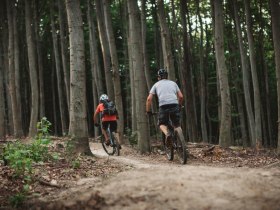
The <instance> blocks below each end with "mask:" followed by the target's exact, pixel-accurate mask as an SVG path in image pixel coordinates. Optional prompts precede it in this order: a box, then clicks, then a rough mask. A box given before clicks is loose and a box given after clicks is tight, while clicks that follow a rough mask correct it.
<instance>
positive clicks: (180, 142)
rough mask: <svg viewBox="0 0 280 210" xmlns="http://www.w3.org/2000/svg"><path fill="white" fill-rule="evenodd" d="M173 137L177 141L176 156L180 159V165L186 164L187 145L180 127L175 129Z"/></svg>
mask: <svg viewBox="0 0 280 210" xmlns="http://www.w3.org/2000/svg"><path fill="white" fill-rule="evenodd" d="M174 132H175V137H176V141H177V147H176V152H177V155H178V157H179V159H180V163H181V164H186V163H187V158H188V157H187V155H188V154H187V145H186V142H185V138H184V135H183V131H182V128H181V127H178V128H176V129H175V131H174Z"/></svg>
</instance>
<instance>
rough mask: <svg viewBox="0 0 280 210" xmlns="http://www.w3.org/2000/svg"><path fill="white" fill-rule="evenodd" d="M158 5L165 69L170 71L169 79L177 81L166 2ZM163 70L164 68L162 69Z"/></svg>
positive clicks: (159, 0)
mask: <svg viewBox="0 0 280 210" xmlns="http://www.w3.org/2000/svg"><path fill="white" fill-rule="evenodd" d="M157 5H158V16H159V23H160V28H161V43H162V52H163V60H164V67H163V68H166V69H167V71H168V74H169V75H168V77H169V79H171V80H173V81H175V80H176V77H175V67H174V58H173V54H172V49H171V36H170V31H169V28H168V25H167V23H166V16H165V12H164V1H163V0H157ZM161 68H162V67H161Z"/></svg>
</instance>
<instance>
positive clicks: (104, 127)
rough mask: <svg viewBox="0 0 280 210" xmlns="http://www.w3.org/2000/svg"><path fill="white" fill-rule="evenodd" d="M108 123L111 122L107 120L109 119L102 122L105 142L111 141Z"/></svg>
mask: <svg viewBox="0 0 280 210" xmlns="http://www.w3.org/2000/svg"><path fill="white" fill-rule="evenodd" d="M108 125H109V123H108V122H107V121H103V122H102V129H101V130H102V134H103V135H104V137H105V142H106V143H110V142H109V136H108V134H107V131H106V130H107V128H108Z"/></svg>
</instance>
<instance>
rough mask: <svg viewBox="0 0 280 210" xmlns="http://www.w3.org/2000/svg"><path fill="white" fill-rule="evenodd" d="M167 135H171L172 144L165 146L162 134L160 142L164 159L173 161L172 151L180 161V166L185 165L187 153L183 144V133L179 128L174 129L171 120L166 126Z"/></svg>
mask: <svg viewBox="0 0 280 210" xmlns="http://www.w3.org/2000/svg"><path fill="white" fill-rule="evenodd" d="M167 128H168V130H169V133H170V134H171V139H172V143H171V144H170V145H166V144H165V135H164V133H162V142H163V147H164V150H165V153H166V157H167V159H168V160H169V161H172V160H173V159H174V151H176V153H177V156H178V158H179V160H180V163H181V164H186V163H187V158H188V153H187V145H186V142H185V138H184V135H183V131H182V128H181V127H177V128H174V126H173V125H172V122H171V120H169V123H168V125H167Z"/></svg>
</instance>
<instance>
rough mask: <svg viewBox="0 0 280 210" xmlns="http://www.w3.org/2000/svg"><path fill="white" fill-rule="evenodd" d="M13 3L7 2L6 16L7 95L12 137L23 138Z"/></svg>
mask: <svg viewBox="0 0 280 210" xmlns="http://www.w3.org/2000/svg"><path fill="white" fill-rule="evenodd" d="M14 4H15V2H13V1H7V15H8V27H9V93H10V96H11V104H12V115H13V123H14V136H15V137H21V136H23V130H22V124H21V117H20V116H19V113H20V112H19V110H20V109H19V105H18V101H17V95H16V94H17V93H16V80H15V47H14V44H15V41H14V39H15V37H14V19H15V16H14V7H15V5H14Z"/></svg>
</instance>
